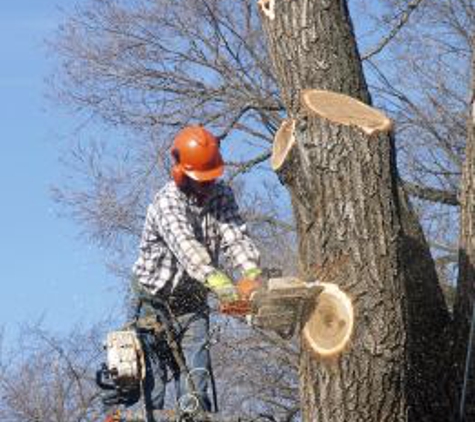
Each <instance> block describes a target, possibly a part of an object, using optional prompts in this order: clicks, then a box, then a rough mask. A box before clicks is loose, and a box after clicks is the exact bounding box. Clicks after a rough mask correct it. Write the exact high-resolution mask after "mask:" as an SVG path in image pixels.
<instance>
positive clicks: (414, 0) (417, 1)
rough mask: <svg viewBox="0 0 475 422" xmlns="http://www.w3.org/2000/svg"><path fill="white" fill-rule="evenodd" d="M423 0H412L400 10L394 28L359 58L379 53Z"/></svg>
mask: <svg viewBox="0 0 475 422" xmlns="http://www.w3.org/2000/svg"><path fill="white" fill-rule="evenodd" d="M423 1H424V0H412V1H411V2H410V3H409V4H408V5H407V9H406V10H405V11H404V12H402V14H401V17H400V18H399V21H398V22H397V23H396V25H395V26H394V28H393V29H392V30H391V31H390V32H389V34H388V35H386V37H384V38H383V39H382V40H381V41H380V43H379V44H378V45H377V46H376V47H374V48H373V49H372V50H371V51H369V52H368V53H366V54H364V55H363V56H362V57H361V60H368V59H370V58H371V57H373V56H375V55H376V54H378V53H380V52H381V51H382V50H383V49H384V47H386V45H388V44H389V43H390V42H391V40H392V39H393V38H394V37H395V36H396V35H397V34H398V32H399V31H400V30H401V29H402V27H403V26H404V25H405V24H406V23H407V21H408V20H409V18H410V16H411V15H412V13H413V12H414V10H416V9H417V7H418V6H419V5H420V4H421V3H422V2H423Z"/></svg>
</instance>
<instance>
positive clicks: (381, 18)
mask: <svg viewBox="0 0 475 422" xmlns="http://www.w3.org/2000/svg"><path fill="white" fill-rule="evenodd" d="M263 3H264V4H267V6H266V7H275V19H273V20H271V19H269V18H268V17H267V15H265V16H263V22H264V28H265V33H266V35H267V41H268V44H269V47H270V48H269V49H268V47H267V46H266V43H265V39H266V38H265V37H264V36H263V31H262V29H261V26H260V18H259V15H258V10H257V8H256V5H255V4H254V1H250V0H242V1H239V2H237V3H232V4H230V3H229V2H224V1H219V0H193V1H190V2H175V1H171V0H158V1H150V0H92V1H90V2H88V3H84V5H80V6H78V7H77V8H76V9H75V10H74V11H73V12H72V13H71V14H70V16H69V18H68V20H66V22H65V24H64V25H63V26H62V27H61V28H60V29H59V31H58V36H57V38H56V39H55V42H54V43H53V47H54V49H55V51H56V54H58V56H59V57H60V59H61V60H60V67H59V69H58V72H57V74H56V75H55V77H54V79H53V85H54V86H55V87H56V90H55V92H56V95H57V97H58V98H59V99H60V100H61V101H63V102H64V103H65V104H67V105H70V106H71V107H72V108H73V110H75V112H76V113H77V114H76V115H77V116H79V117H82V121H92V122H101V123H105V124H106V125H107V126H106V127H108V128H109V129H110V130H112V129H114V132H112V133H113V134H114V135H109V134H108V135H105V136H103V137H104V138H107V139H108V141H107V142H105V143H104V144H103V145H101V146H100V147H99V146H98V145H99V143H97V142H95V143H90V142H89V141H87V140H86V141H84V139H81V140H80V141H79V143H78V147H77V148H76V149H74V150H73V154H72V155H71V156H69V157H70V158H69V160H72V161H70V165H71V167H72V168H74V169H75V170H76V171H77V173H75V175H76V177H75V178H74V179H73V180H72V181H71V184H69V185H67V186H66V187H64V186H63V189H60V190H58V191H57V198H58V199H59V200H60V202H62V203H63V204H66V205H68V206H69V207H68V209H69V210H70V211H72V212H73V216H74V217H76V218H77V219H78V220H79V222H80V223H82V224H83V227H84V228H85V232H86V233H87V234H89V235H90V236H91V237H92V239H93V240H95V241H99V242H100V243H101V244H103V245H104V246H107V247H110V248H111V249H114V250H116V251H118V252H119V253H121V254H124V256H128V257H129V258H128V259H130V256H131V255H132V253H131V251H132V250H133V249H132V245H134V244H136V241H137V235H138V233H139V231H140V225H141V224H140V222H141V218H142V215H143V209H144V206H145V204H146V203H147V201H148V200H149V199H150V196H151V194H152V192H153V191H154V189H155V188H156V187H157V186H159V185H161V184H162V183H163V181H164V180H165V179H166V177H167V172H168V171H167V169H168V157H167V154H166V151H167V150H168V145H169V142H170V139H171V138H172V136H173V134H174V133H175V131H176V130H177V129H178V128H179V127H181V126H183V125H185V124H187V123H190V122H200V123H204V124H206V125H208V126H209V127H211V128H212V129H213V130H214V131H215V132H216V133H217V134H219V136H220V138H221V139H223V141H224V143H223V147H224V148H225V154H226V153H227V154H229V156H232V157H237V158H233V159H232V160H231V161H232V162H231V163H230V167H231V168H232V169H234V172H233V174H232V175H231V177H234V176H235V175H236V174H243V175H244V176H245V177H244V178H242V180H244V182H241V183H244V185H245V187H246V188H247V189H248V188H249V187H251V185H252V182H253V181H255V180H256V177H260V178H261V179H260V180H262V179H265V180H269V182H268V183H273V184H274V186H276V185H275V183H276V182H277V180H276V178H275V177H273V176H272V175H271V174H269V171H268V170H267V167H266V164H265V160H266V159H267V158H268V157H269V155H270V146H271V140H272V138H273V135H274V133H275V131H276V129H277V127H278V126H279V124H280V121H281V120H282V118H284V117H286V115H291V116H293V117H296V118H298V119H299V121H302V122H304V123H302V124H299V127H298V136H297V141H298V144H297V145H299V148H298V149H297V152H294V153H293V154H294V155H293V156H292V157H291V159H290V161H289V163H291V164H290V165H291V170H289V169H287V170H286V171H281V172H280V173H279V178H280V181H281V182H282V183H284V184H285V185H286V187H287V188H288V189H289V190H290V192H291V195H290V196H291V203H292V207H293V217H294V220H295V227H296V230H297V234H298V242H297V241H296V240H295V239H293V237H294V236H295V234H294V233H292V232H291V231H289V229H291V228H292V226H293V225H294V223H290V224H289V221H291V219H289V215H288V214H289V212H288V208H287V209H285V207H283V206H282V204H285V203H288V202H286V201H288V200H282V199H281V198H282V197H283V196H284V195H283V194H282V191H279V190H276V192H278V194H277V195H276V196H270V197H269V198H268V199H274V201H273V202H267V201H265V202H264V203H265V204H269V205H267V206H264V207H262V208H261V207H259V208H257V207H256V206H255V204H256V202H255V201H252V203H251V204H250V205H251V206H250V207H246V212H247V213H248V215H249V216H251V217H252V218H251V219H250V220H251V224H252V222H253V221H256V222H260V223H262V222H265V223H266V224H265V225H262V224H259V225H256V228H258V229H259V231H260V233H259V234H260V235H261V236H260V237H261V239H262V242H263V245H265V244H266V239H269V238H274V237H272V236H280V238H283V239H285V241H283V242H273V244H272V246H274V245H276V244H279V245H294V244H296V243H298V245H299V254H298V255H299V263H300V265H299V270H300V271H301V272H302V273H303V274H304V275H306V276H311V274H312V271H313V270H314V267H315V266H319V265H321V264H322V263H325V262H326V261H327V260H328V259H331V257H332V255H334V254H335V253H339V252H341V251H345V252H348V254H349V255H350V256H352V260H351V265H350V266H351V271H349V272H347V273H345V274H344V275H345V276H346V279H345V278H344V277H343V278H342V279H341V280H339V281H340V282H341V284H342V285H343V286H345V287H346V288H347V289H348V290H349V291H350V292H352V294H353V295H354V296H355V300H356V304H357V306H358V307H359V318H360V326H359V329H358V330H357V340H356V342H355V344H354V347H353V351H352V352H351V353H349V354H348V355H345V357H344V358H342V360H341V362H339V363H338V366H336V367H335V366H334V367H326V366H324V365H323V366H318V365H316V364H315V363H314V360H313V358H312V356H309V355H308V354H304V355H303V357H302V359H301V361H300V368H301V370H300V374H301V379H302V385H303V396H304V405H305V409H304V417H305V418H306V420H314V419H315V418H316V417H318V418H319V420H332V421H335V420H345V418H347V419H346V420H348V418H350V419H351V418H352V419H357V418H366V419H364V420H383V419H384V418H387V420H431V421H433V420H447V417H448V416H447V412H448V413H450V410H448V409H449V408H450V407H451V408H452V409H453V408H454V406H455V405H454V402H456V401H457V398H455V399H454V398H453V397H451V394H444V393H446V392H443V391H441V389H439V387H446V385H450V383H447V384H445V383H442V381H445V380H447V378H448V377H449V373H448V372H447V371H445V370H446V369H447V368H453V367H454V366H457V365H459V364H460V359H461V354H460V352H459V353H457V354H455V355H454V356H455V357H456V359H458V360H457V362H455V361H452V362H450V361H449V360H448V359H446V358H447V353H446V352H447V345H449V344H451V342H452V341H453V337H451V336H450V335H448V334H447V333H449V332H450V333H453V332H454V331H453V330H452V328H453V325H455V326H463V325H464V324H461V320H462V319H463V318H465V319H466V318H467V312H468V311H467V308H468V307H467V304H466V303H465V305H464V307H461V306H458V308H457V309H456V310H455V312H454V314H455V315H456V317H455V318H456V319H454V320H453V321H454V322H453V321H452V320H451V319H450V318H451V316H450V314H449V312H448V311H447V309H446V307H445V304H444V303H443V301H442V300H441V298H442V296H441V294H440V286H439V284H438V280H437V276H436V273H435V269H436V266H435V265H434V263H433V261H432V258H431V257H430V254H429V251H428V245H427V244H426V242H425V239H424V236H423V234H422V232H421V229H420V226H419V223H418V222H417V220H416V218H415V215H414V214H413V212H412V209H411V207H410V206H409V205H408V202H407V200H406V199H407V198H406V196H405V193H404V192H403V191H402V189H401V186H404V189H405V190H406V191H408V192H409V193H411V194H412V195H413V196H414V197H416V198H421V202H417V201H416V202H415V203H416V205H417V211H418V214H419V216H420V217H421V219H422V221H423V222H424V223H425V224H424V228H425V229H426V232H427V233H428V236H429V239H430V240H431V243H432V245H433V246H434V247H436V248H437V251H436V254H435V255H434V256H435V258H438V259H439V258H440V259H439V261H438V266H439V267H440V268H441V269H442V271H440V272H445V273H447V271H448V268H450V267H448V266H447V264H446V263H450V262H453V260H454V256H457V241H456V238H457V234H456V233H457V230H456V229H455V227H456V224H455V223H456V221H458V210H457V209H456V210H455V211H454V210H453V207H457V206H459V204H460V203H462V207H468V206H469V205H467V204H469V201H467V200H464V201H463V202H462V201H461V199H460V198H461V196H460V175H461V173H462V165H463V163H464V159H465V153H464V151H465V145H466V141H467V130H466V127H467V126H466V116H467V111H468V109H469V104H470V99H467V98H468V96H467V94H466V93H468V92H470V89H469V78H468V74H469V63H470V60H469V57H470V54H472V53H473V45H472V44H471V43H470V38H471V37H472V34H473V32H474V31H473V28H474V11H473V5H472V4H471V3H470V2H469V1H468V0H461V1H456V0H453V1H451V0H434V1H430V2H429V1H428V0H426V1H417V0H412V1H399V0H398V1H396V0H381V1H378V2H368V1H365V0H359V1H358V2H355V3H354V5H353V6H354V9H353V10H355V11H357V10H359V11H360V14H359V15H357V17H358V18H359V19H361V21H362V22H365V24H366V23H367V22H370V24H371V26H370V31H369V32H367V33H366V34H365V32H364V31H363V30H362V29H361V27H360V28H358V26H357V27H356V30H357V34H358V35H359V36H360V37H361V40H362V42H361V45H364V47H365V50H366V52H364V53H363V54H362V55H361V56H360V55H359V53H358V49H357V47H356V42H355V41H356V40H355V34H354V32H353V27H352V23H351V20H350V17H349V14H348V9H347V6H348V5H347V2H346V1H343V0H338V1H332V2H327V1H309V0H305V1H301V2H296V1H294V0H292V1H288V2H285V3H284V2H281V1H275V2H273V1H270V2H263ZM376 3H377V6H376ZM271 5H272V6H271ZM355 22H356V23H358V20H356V21H355ZM362 26H363V25H362ZM371 31H372V32H371ZM442 35H443V36H442ZM365 37H366V38H365ZM271 63H272V64H271ZM362 63H363V65H362ZM362 66H365V69H366V74H367V75H368V76H367V78H365V75H364V74H363V69H362ZM454 75H456V76H455V77H454ZM368 86H369V89H368ZM308 87H311V88H320V89H329V90H333V91H338V92H343V93H346V94H348V95H351V96H353V97H356V98H359V99H361V100H363V101H366V102H370V101H371V100H370V93H371V94H372V95H373V97H374V99H375V103H376V104H377V105H379V106H381V107H383V108H384V109H386V110H387V111H388V113H389V114H390V115H391V116H393V117H394V119H395V121H396V128H397V132H396V137H395V138H394V137H390V138H380V139H378V141H379V142H375V143H373V144H370V145H371V147H368V148H370V153H368V151H366V150H364V148H365V147H364V146H365V145H367V140H366V139H364V138H362V137H361V134H358V133H356V132H354V131H352V130H346V129H341V130H340V129H338V130H337V129H335V128H334V127H331V126H329V125H328V124H326V123H325V122H321V121H320V120H316V119H307V118H303V117H302V111H301V109H300V103H299V93H300V90H301V89H302V88H308ZM116 134H117V135H116ZM329 140H330V141H329ZM332 142H333V144H334V145H337V149H338V148H340V147H341V151H343V152H345V153H344V154H343V153H342V154H341V156H339V157H337V156H335V155H333V154H332V153H331V151H329V150H328V147H327V145H328V144H329V143H332ZM333 144H332V145H333ZM396 149H397V150H398V152H399V153H400V157H401V158H400V161H399V163H400V166H399V173H398V172H397V170H396V167H395V155H394V153H395V150H396ZM338 151H340V149H338ZM368 154H369V156H370V157H371V159H368V160H367V161H364V160H366V158H365V157H368ZM359 160H360V161H359ZM361 160H363V161H361ZM309 162H311V163H312V165H311V166H309V165H308V163H309ZM361 163H363V164H364V165H365V166H366V167H365V168H364V169H362V168H359V167H358V165H360V164H361ZM363 164H361V165H363ZM328 168H330V169H336V170H335V171H327V170H328ZM325 169H327V170H325ZM348 169H350V170H351V174H352V177H353V179H348V178H347V177H346V176H348V174H347V171H348ZM376 169H380V171H379V170H378V171H379V177H374V178H372V176H371V175H372V174H373V173H374V172H376ZM324 170H325V171H324ZM251 171H252V174H251V176H250V177H247V176H248V175H249V174H250V172H251ZM471 171H472V170H471V167H468V170H466V174H468V176H466V180H471V179H470V177H471V176H470V172H471ZM256 174H257V175H258V176H256ZM79 177H81V178H83V179H82V180H80V182H79V183H78V179H79ZM241 177H242V176H241ZM354 180H359V181H360V184H359V185H358V186H357V188H360V190H358V189H350V186H351V185H352V182H353V181H354ZM401 180H404V182H403V183H401ZM465 185H466V186H471V185H470V183H467V182H466V183H465ZM369 187H370V188H371V189H370V190H371V193H372V195H373V196H372V197H375V198H379V204H378V201H375V202H372V203H371V204H370V205H369V208H364V207H363V205H362V204H363V203H364V200H363V199H364V198H366V197H367V192H366V189H369ZM247 189H246V190H245V191H244V192H245V193H244V194H243V199H244V201H243V202H246V199H247V198H249V197H250V194H249V193H248V190H247ZM275 189H279V188H278V187H273V188H272V189H266V190H262V189H255V188H254V189H253V192H254V195H258V196H259V197H260V198H263V197H264V193H267V192H272V191H274V190H275ZM342 192H343V193H344V197H342V195H341V193H342ZM466 192H468V193H465V198H467V197H469V196H470V188H468V189H466ZM342 201H346V202H344V203H343V202H342ZM352 201H353V202H352ZM427 201H430V202H427ZM439 203H441V204H443V205H431V204H439ZM335 204H336V205H338V204H340V205H339V206H333V205H335ZM448 206H450V208H447V207H448ZM262 209H264V210H265V212H262V211H261V210H262ZM349 209H351V210H352V211H351V212H350V213H349V214H348V212H349V211H348V210H349ZM270 210H273V211H274V212H272V213H271V212H269V211H270ZM467 210H468V212H467ZM467 210H466V211H465V214H463V215H469V216H470V209H468V208H467ZM340 212H341V213H342V214H339V213H340ZM378 216H379V217H378ZM441 216H443V217H444V219H441ZM373 218H375V219H376V220H372V219H373ZM463 221H466V219H465V220H463ZM434 222H435V223H434ZM464 224H470V223H464ZM365 227H366V229H365ZM353 229H354V232H353V231H352V230H353ZM361 230H363V231H365V230H366V231H365V233H366V237H365V236H363V238H364V240H363V239H362V238H359V237H358V233H359V232H360V231H361ZM269 236H271V237H269ZM466 237H467V235H465V238H466ZM267 244H269V243H267ZM461 244H463V242H462V243H461ZM351 245H353V246H351ZM382 245H383V246H382ZM454 245H455V247H454ZM268 250H269V252H270V253H269V261H270V262H275V261H276V259H277V256H278V254H275V255H274V256H275V257H274V256H272V254H271V252H272V247H270V248H269V249H268ZM279 252H280V251H279ZM287 252H289V253H292V252H291V250H290V251H285V253H287ZM383 252H384V253H383ZM293 253H295V252H293ZM378 253H383V255H384V256H381V255H378ZM465 254H466V255H467V256H469V257H470V256H471V255H470V254H469V253H468V252H466V253H465ZM463 262H465V263H466V262H467V261H466V260H465V261H463ZM468 262H469V263H470V260H468ZM464 265H466V264H464ZM464 268H465V267H464ZM468 268H470V267H468ZM121 270H123V268H121ZM440 272H439V273H440ZM461 277H462V282H461V283H459V286H463V285H465V286H466V285H467V283H468V284H469V283H470V280H472V282H473V273H471V272H470V271H468V272H467V271H465V272H464V273H463V275H462V276H461ZM453 278H454V277H453V276H450V275H449V276H448V279H449V280H453ZM378 280H379V281H381V284H378ZM356 281H358V283H356ZM464 292H467V289H465V290H464ZM458 297H459V298H460V297H465V298H466V299H467V300H469V301H470V300H473V294H472V293H471V291H470V290H468V295H465V296H463V295H461V294H460V293H459V295H458ZM462 309H463V310H462ZM389 319H390V320H391V321H392V322H391V324H389V323H388V320H389ZM389 325H390V328H391V329H392V330H393V332H391V333H389V332H387V330H386V329H387V328H389ZM434 325H435V327H434ZM465 326H466V324H465ZM465 331H466V330H465ZM465 340H466V338H465V336H464V335H462V334H460V335H459V336H458V337H457V342H458V343H460V344H463V343H464V341H465ZM277 373H278V372H277ZM363 374H365V377H363ZM360 375H361V377H362V379H363V380H366V381H368V378H369V382H368V383H369V385H367V386H363V385H362V384H361V382H360V383H358V382H355V379H357V378H358V377H359V376H360ZM439 384H441V385H440V386H439ZM442 384H443V385H442ZM289 385H290V386H292V384H291V383H290V384H289ZM317 385H319V386H320V388H317V387H316V386H317ZM458 386H459V385H458V384H457V385H456V386H453V385H451V386H450V388H451V389H452V390H453V389H454V388H458ZM291 388H292V387H291ZM382 391H384V392H385V394H381V392H382ZM349 396H351V399H350V400H345V397H346V398H348V397H349ZM434 397H437V398H439V397H444V398H445V399H446V400H440V402H441V403H440V407H437V406H435V404H434V403H435V400H434ZM447 397H448V398H447ZM437 401H438V399H437ZM455 407H456V406H455ZM350 415H351V416H350ZM372 418H373V419H372ZM391 418H394V419H391ZM404 418H406V419H404ZM407 418H409V419H407Z"/></svg>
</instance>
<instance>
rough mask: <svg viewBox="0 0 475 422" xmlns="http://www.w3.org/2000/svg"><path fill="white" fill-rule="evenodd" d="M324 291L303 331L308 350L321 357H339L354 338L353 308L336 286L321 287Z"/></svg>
mask: <svg viewBox="0 0 475 422" xmlns="http://www.w3.org/2000/svg"><path fill="white" fill-rule="evenodd" d="M320 286H322V287H323V291H322V292H321V293H320V295H319V296H318V297H317V298H316V301H317V303H316V306H315V308H314V309H313V311H312V313H311V314H310V316H309V317H308V319H307V321H306V323H305V325H304V327H303V331H302V334H303V338H304V341H305V343H306V344H307V346H308V347H309V348H310V350H312V351H313V352H314V353H315V354H316V355H317V356H318V357H323V358H331V357H335V356H337V355H339V354H340V353H341V352H342V351H343V350H344V349H345V347H346V346H347V345H348V342H349V340H350V338H351V334H352V332H353V325H354V313H353V304H352V303H351V300H350V298H349V297H348V296H347V295H346V293H344V292H343V291H342V290H340V289H339V287H338V286H337V285H336V284H333V283H321V284H320Z"/></svg>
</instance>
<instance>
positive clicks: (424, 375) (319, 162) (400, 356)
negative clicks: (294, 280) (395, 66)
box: [262, 0, 449, 422]
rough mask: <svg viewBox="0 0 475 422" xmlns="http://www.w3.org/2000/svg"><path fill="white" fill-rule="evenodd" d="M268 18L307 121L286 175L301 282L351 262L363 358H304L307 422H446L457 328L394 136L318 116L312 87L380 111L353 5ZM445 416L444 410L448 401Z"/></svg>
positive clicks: (276, 12)
mask: <svg viewBox="0 0 475 422" xmlns="http://www.w3.org/2000/svg"><path fill="white" fill-rule="evenodd" d="M272 6H273V8H272V12H273V16H272V19H271V18H270V17H269V16H268V14H267V13H262V21H263V27H264V30H265V32H266V34H267V39H268V47H269V52H270V57H271V59H272V61H273V65H274V70H275V74H276V77H277V81H278V83H279V87H280V91H281V97H282V99H283V102H284V104H285V105H286V108H287V113H288V115H289V118H290V119H295V120H296V123H295V126H293V127H292V135H293V136H294V137H295V143H294V145H293V147H292V148H291V149H290V150H289V151H288V156H287V157H286V159H285V162H284V163H281V166H280V167H279V170H278V175H279V177H280V179H281V181H282V182H283V183H284V184H285V185H286V187H287V188H288V189H289V191H290V195H291V200H292V207H293V211H294V216H295V220H296V226H297V232H298V235H299V259H300V269H301V273H302V274H301V276H302V277H304V278H306V279H309V280H311V279H312V278H315V276H316V274H317V272H318V271H317V268H321V267H322V266H324V265H325V263H326V262H329V261H332V260H333V258H334V257H335V256H337V255H339V254H345V255H348V256H349V257H350V259H349V260H348V263H347V264H346V265H344V266H342V268H341V270H340V272H339V273H338V274H337V275H335V278H334V280H331V281H333V282H336V283H337V284H338V285H340V286H341V287H342V288H343V289H344V290H346V291H347V292H348V293H349V294H350V295H351V296H352V297H353V300H354V305H355V309H356V329H355V333H354V337H353V344H352V347H351V349H350V350H349V351H348V352H347V353H345V354H343V355H342V356H341V357H340V358H339V359H338V360H336V361H334V362H331V363H328V362H327V363H326V364H323V363H321V362H317V361H315V359H314V357H313V356H312V355H311V354H309V353H307V352H306V351H305V350H304V351H303V353H302V357H301V366H300V367H301V371H300V375H301V386H302V408H303V416H304V420H306V421H315V420H318V421H319V422H325V421H332V422H335V421H336V422H338V421H342V422H343V421H350V420H351V421H375V422H376V421H378V422H380V421H416V420H417V421H437V420H440V421H446V420H447V419H446V418H445V414H444V413H445V410H444V409H445V407H444V405H445V403H444V401H443V400H441V396H440V394H439V389H438V385H439V381H440V376H441V370H442V369H441V367H443V366H444V365H442V364H441V362H440V361H438V359H440V358H441V356H443V355H441V353H442V349H443V347H444V341H443V339H445V333H446V331H445V330H446V327H447V324H448V321H449V318H448V313H447V310H446V308H445V304H444V299H443V296H442V293H441V290H440V288H439V286H438V284H437V277H436V273H435V269H434V263H433V261H432V258H431V256H430V253H429V251H428V247H427V244H426V242H425V239H424V236H423V233H422V231H421V230H420V226H419V224H418V222H417V220H416V217H415V215H414V213H413V212H412V211H411V209H410V207H409V205H408V202H407V201H406V198H405V195H404V193H403V192H402V191H400V190H399V188H398V177H397V170H396V164H395V153H394V145H393V139H392V136H391V135H387V134H379V135H377V136H374V137H373V138H369V137H368V136H367V135H365V134H364V133H363V132H362V131H361V130H359V129H356V128H353V127H345V126H341V125H338V124H332V123H330V122H329V121H327V120H325V119H322V118H318V117H316V116H309V115H308V114H307V113H306V112H305V110H304V107H302V104H301V102H300V96H301V92H302V91H303V90H305V89H318V90H328V91H334V92H337V93H342V94H345V95H349V96H351V97H353V98H356V99H358V100H360V101H363V102H364V103H366V104H370V103H371V101H370V95H369V92H368V89H367V85H366V81H365V79H364V76H363V71H362V66H361V59H360V56H359V53H358V49H357V46H356V43H355V37H354V33H353V28H352V25H351V20H350V17H349V13H348V8H347V3H346V1H344V0H332V1H328V0H319V1H316V0H298V1H296V0H285V1H282V0H280V1H279V0H276V1H275V2H273V5H272ZM441 401H442V406H441V407H437V406H435V405H434V404H436V403H440V402H441Z"/></svg>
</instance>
